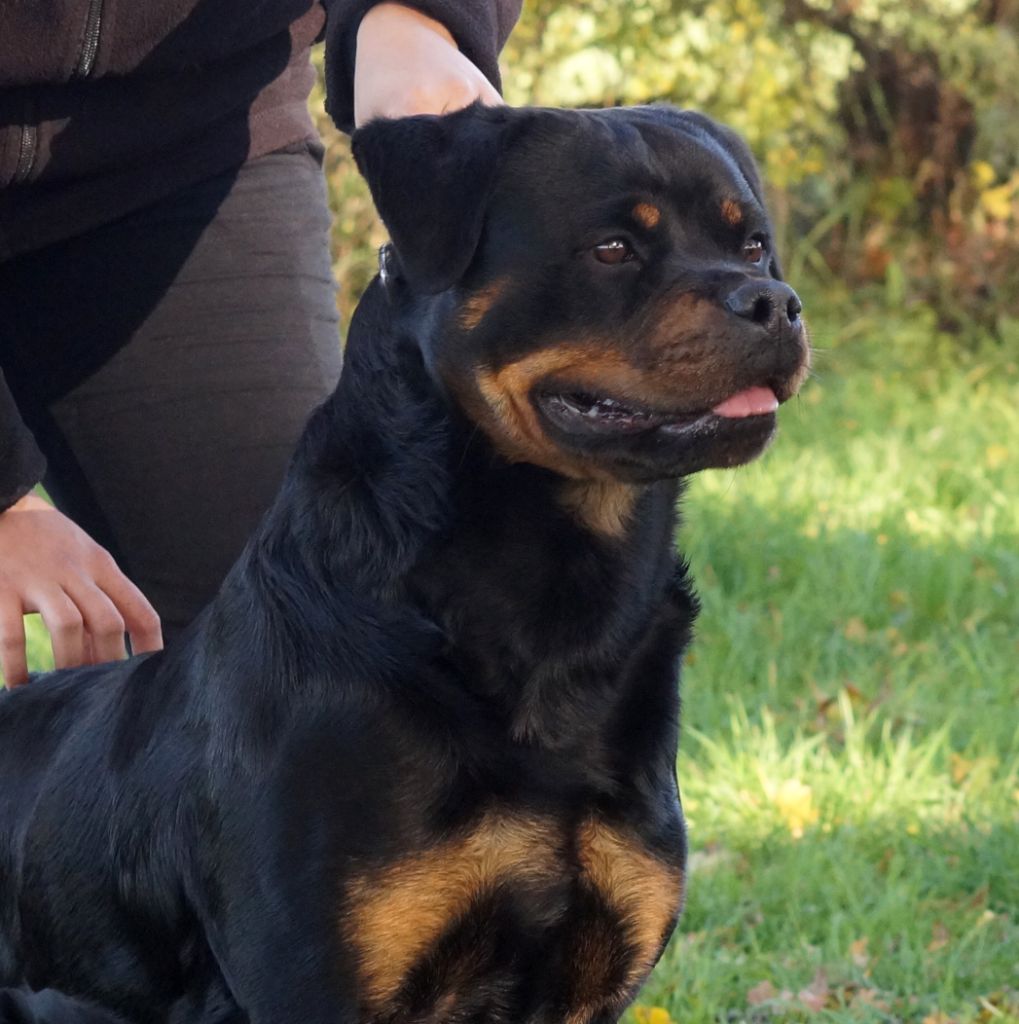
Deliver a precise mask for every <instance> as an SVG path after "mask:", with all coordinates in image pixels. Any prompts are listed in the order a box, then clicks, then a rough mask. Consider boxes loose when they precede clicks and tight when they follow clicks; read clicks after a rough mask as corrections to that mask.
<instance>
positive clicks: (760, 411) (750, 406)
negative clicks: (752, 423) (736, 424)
mask: <svg viewBox="0 0 1019 1024" xmlns="http://www.w3.org/2000/svg"><path fill="white" fill-rule="evenodd" d="M777 408H778V399H777V398H776V397H775V392H774V391H772V390H771V388H747V389H746V391H739V392H737V393H736V394H735V395H733V396H732V397H730V398H727V399H726V400H725V401H724V402H720V403H719V404H718V405H716V406H715V407H714V409H712V410H711V411H712V412H713V413H714V414H715V415H716V416H727V417H729V419H734V420H739V419H742V418H743V417H744V416H763V415H764V414H765V413H768V412H774V411H775V410H776V409H777Z"/></svg>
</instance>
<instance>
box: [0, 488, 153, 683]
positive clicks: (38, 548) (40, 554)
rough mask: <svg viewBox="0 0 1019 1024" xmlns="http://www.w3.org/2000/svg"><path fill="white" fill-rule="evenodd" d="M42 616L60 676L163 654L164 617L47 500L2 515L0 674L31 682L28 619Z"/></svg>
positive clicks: (27, 500) (29, 501) (29, 500)
mask: <svg viewBox="0 0 1019 1024" xmlns="http://www.w3.org/2000/svg"><path fill="white" fill-rule="evenodd" d="M29 612H39V614H40V615H42V619H43V622H45V623H46V628H47V629H48V630H49V631H50V636H51V638H52V640H53V657H54V660H55V662H56V666H57V668H68V667H70V666H72V665H83V664H93V665H94V664H98V663H99V662H101V661H114V660H116V659H118V658H123V657H124V656H125V655H126V653H127V652H126V650H125V648H124V633H125V632H126V633H128V634H130V637H131V647H132V649H133V651H134V653H135V654H140V653H141V652H143V651H158V650H159V649H160V648H161V647H162V646H163V635H162V632H161V631H160V627H159V616H158V615H157V614H156V612H155V609H153V607H152V605H150V604H149V602H148V601H147V600H146V599H145V597H144V595H143V594H142V592H141V591H140V590H139V589H138V588H137V587H136V586H135V585H134V584H133V583H132V582H131V581H130V580H129V579H128V578H127V577H126V576H125V575H124V574H123V573H122V572H121V571H120V569H119V568H117V563H116V562H114V560H113V558H112V557H111V556H110V554H109V553H108V552H107V551H105V550H104V549H103V548H101V547H100V546H99V545H98V544H97V543H96V542H95V541H94V540H92V538H91V537H89V535H88V534H87V533H85V531H84V530H82V529H81V528H80V527H78V526H76V525H75V524H74V523H72V522H71V520H70V519H68V518H67V517H66V516H64V515H62V514H61V513H60V512H58V511H57V510H56V509H55V508H53V506H52V505H49V504H47V502H45V501H43V500H42V498H39V497H36V496H35V495H34V494H28V495H26V496H25V497H24V498H22V499H21V500H20V501H18V502H16V503H15V504H14V505H12V506H11V507H10V508H9V509H7V511H6V512H0V669H2V670H3V675H4V678H5V679H6V681H7V685H8V686H20V685H21V684H22V683H24V682H27V680H28V666H27V661H26V656H25V622H24V616H25V615H26V614H28V613H29Z"/></svg>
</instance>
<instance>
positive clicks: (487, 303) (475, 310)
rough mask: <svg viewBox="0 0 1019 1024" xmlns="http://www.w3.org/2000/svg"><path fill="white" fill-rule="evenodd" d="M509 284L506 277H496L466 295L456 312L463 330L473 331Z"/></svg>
mask: <svg viewBox="0 0 1019 1024" xmlns="http://www.w3.org/2000/svg"><path fill="white" fill-rule="evenodd" d="M508 286H509V279H508V278H504V277H502V278H497V279H496V280H495V281H492V282H491V283H490V284H487V285H485V287H484V288H480V289H479V290H478V291H476V292H474V293H473V294H471V295H468V296H467V298H466V299H464V301H463V303H462V304H461V306H460V309H459V311H458V312H457V314H456V320H457V323H458V324H459V325H460V326H461V327H462V328H463V329H464V330H465V331H473V330H474V328H475V327H477V326H478V324H480V323H481V321H482V320H484V318H485V315H486V314H487V313H488V311H489V310H490V309H491V308H492V307H493V306H494V305H495V304H496V303H497V302H498V301H499V299H500V298H501V297H502V296H503V294H504V293H505V291H506V289H507V287H508Z"/></svg>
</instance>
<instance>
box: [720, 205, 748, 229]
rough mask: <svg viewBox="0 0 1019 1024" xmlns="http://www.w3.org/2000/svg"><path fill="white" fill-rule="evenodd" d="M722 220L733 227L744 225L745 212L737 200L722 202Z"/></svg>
mask: <svg viewBox="0 0 1019 1024" xmlns="http://www.w3.org/2000/svg"><path fill="white" fill-rule="evenodd" d="M722 219H723V220H724V221H725V223H726V224H731V225H732V226H733V227H736V226H738V225H739V224H742V223H743V211H742V210H741V209H740V205H739V203H737V202H736V200H735V199H723V200H722Z"/></svg>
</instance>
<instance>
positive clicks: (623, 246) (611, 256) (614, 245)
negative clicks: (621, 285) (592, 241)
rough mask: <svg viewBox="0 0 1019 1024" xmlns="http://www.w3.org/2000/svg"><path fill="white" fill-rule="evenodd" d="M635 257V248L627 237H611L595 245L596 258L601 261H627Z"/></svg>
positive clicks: (610, 262) (612, 262) (614, 262)
mask: <svg viewBox="0 0 1019 1024" xmlns="http://www.w3.org/2000/svg"><path fill="white" fill-rule="evenodd" d="M633 257H634V252H633V249H632V248H631V247H630V243H629V242H628V241H626V239H625V238H609V239H608V240H606V241H604V242H599V243H598V244H597V245H596V246H595V247H594V258H595V259H596V260H597V261H598V262H599V263H609V264H616V263H626V262H628V261H629V260H632V259H633Z"/></svg>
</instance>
